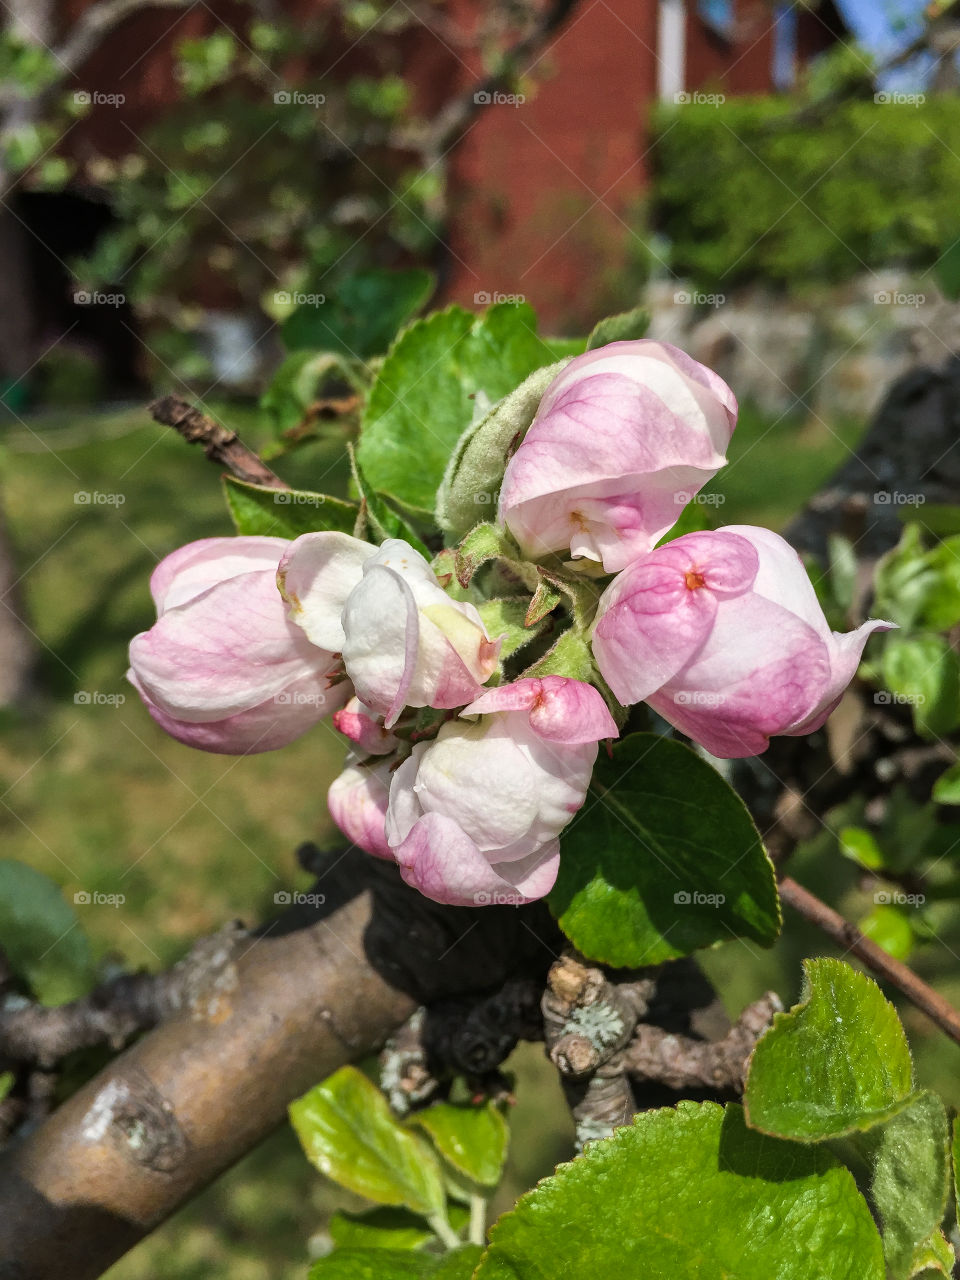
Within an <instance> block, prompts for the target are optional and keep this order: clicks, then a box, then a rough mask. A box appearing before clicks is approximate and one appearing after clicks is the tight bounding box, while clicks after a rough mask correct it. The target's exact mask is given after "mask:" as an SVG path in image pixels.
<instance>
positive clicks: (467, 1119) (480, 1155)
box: [411, 1101, 509, 1187]
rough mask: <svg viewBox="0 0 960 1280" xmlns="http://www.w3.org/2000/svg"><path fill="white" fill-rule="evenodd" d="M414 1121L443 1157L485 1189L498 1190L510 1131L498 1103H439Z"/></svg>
mask: <svg viewBox="0 0 960 1280" xmlns="http://www.w3.org/2000/svg"><path fill="white" fill-rule="evenodd" d="M411 1120H412V1122H413V1123H414V1124H418V1125H420V1126H421V1127H422V1128H424V1129H426V1131H427V1133H429V1135H430V1137H431V1138H432V1139H433V1141H434V1144H435V1146H436V1148H437V1150H438V1151H439V1152H440V1154H441V1155H442V1156H443V1157H444V1158H445V1159H446V1160H449V1162H450V1163H451V1164H452V1165H453V1167H454V1168H455V1169H456V1170H457V1171H458V1172H459V1173H462V1174H463V1175H464V1176H465V1177H467V1178H470V1179H471V1180H472V1181H473V1182H478V1183H479V1184H480V1185H481V1186H483V1187H495V1186H496V1185H497V1183H498V1182H499V1181H500V1175H501V1174H502V1172H503V1162H504V1161H505V1160H506V1158H507V1141H508V1138H509V1130H508V1129H507V1122H506V1121H505V1120H504V1118H503V1115H502V1114H501V1112H500V1109H499V1107H497V1105H496V1103H495V1102H492V1101H488V1102H486V1103H485V1104H484V1105H483V1106H480V1107H475V1106H471V1105H470V1104H469V1103H462V1104H461V1103H453V1102H436V1103H434V1104H433V1106H431V1107H427V1108H426V1109H425V1110H423V1111H417V1112H416V1113H415V1114H414V1115H413V1116H412V1117H411Z"/></svg>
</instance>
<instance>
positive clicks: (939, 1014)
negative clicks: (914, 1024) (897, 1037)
mask: <svg viewBox="0 0 960 1280" xmlns="http://www.w3.org/2000/svg"><path fill="white" fill-rule="evenodd" d="M780 897H781V898H782V899H783V901H784V902H786V903H787V904H788V905H789V906H791V907H793V909H794V911H798V912H799V913H800V915H802V916H803V917H804V919H806V920H809V921H810V922H811V924H815V925H816V926H817V928H818V929H822V930H823V932H824V933H826V934H827V935H828V936H829V937H831V938H832V939H833V940H834V942H836V943H838V944H839V945H840V946H841V947H843V949H844V951H845V952H847V953H849V954H850V955H854V956H856V957H857V959H858V960H862V961H863V963H864V964H865V965H867V966H868V967H869V968H870V969H872V970H873V972H874V973H875V974H877V976H878V977H880V978H883V979H884V980H885V981H887V982H889V983H890V984H891V985H892V986H894V987H896V988H897V990H898V991H899V992H900V993H901V994H902V995H904V996H906V998H907V999H908V1000H909V1001H910V1003H911V1004H913V1005H916V1007H917V1008H918V1009H920V1010H922V1012H923V1013H925V1014H926V1015H927V1017H928V1018H930V1019H931V1020H932V1021H933V1022H935V1023H936V1024H937V1026H938V1027H939V1028H940V1030H941V1031H943V1032H945V1033H946V1034H947V1035H948V1036H949V1037H950V1039H951V1040H955V1041H956V1042H957V1044H960V1012H958V1011H957V1010H956V1009H954V1007H953V1005H952V1004H950V1002H949V1001H948V1000H945V999H944V998H943V996H941V995H939V994H938V993H937V992H936V991H934V989H933V988H932V987H930V986H928V985H927V983H925V982H924V981H923V979H922V978H918V977H917V975H916V974H915V973H914V972H913V970H912V969H910V968H908V967H907V966H906V965H905V964H901V962H900V961H899V960H895V959H894V958H893V956H892V955H890V953H889V952H887V951H884V949H883V948H882V947H878V946H877V944H876V943H875V942H872V941H871V940H870V938H868V937H867V936H866V935H865V934H863V933H861V932H860V930H859V929H858V928H857V926H856V925H855V924H851V923H850V921H849V920H845V919H844V918H843V916H842V915H840V913H839V912H837V911H834V909H833V908H832V907H828V906H827V904H826V903H825V902H821V900H820V899H819V898H818V897H817V896H816V895H815V894H812V893H811V892H810V891H809V889H804V888H803V886H802V885H799V884H797V882H796V880H793V879H791V877H790V876H783V877H781V880H780Z"/></svg>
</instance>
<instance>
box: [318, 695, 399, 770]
mask: <svg viewBox="0 0 960 1280" xmlns="http://www.w3.org/2000/svg"><path fill="white" fill-rule="evenodd" d="M333 723H334V725H335V727H336V728H337V729H339V731H340V732H341V733H342V734H343V736H344V737H345V738H349V739H350V741H351V742H355V743H356V744H357V746H358V747H359V749H360V750H361V751H363V752H365V753H366V754H367V755H368V756H385V755H388V754H389V752H391V751H394V750H395V749H396V748H397V747H398V746H399V745H400V739H399V738H398V737H397V736H396V734H394V733H391V732H390V730H389V729H385V728H384V727H383V719H382V717H381V716H377V715H374V713H373V712H372V711H371V710H370V708H369V707H365V706H364V705H363V703H362V702H361V701H360V699H359V698H356V697H354V698H351V699H350V701H349V702H348V703H347V705H346V706H345V707H341V708H340V710H339V711H335V712H334V713H333Z"/></svg>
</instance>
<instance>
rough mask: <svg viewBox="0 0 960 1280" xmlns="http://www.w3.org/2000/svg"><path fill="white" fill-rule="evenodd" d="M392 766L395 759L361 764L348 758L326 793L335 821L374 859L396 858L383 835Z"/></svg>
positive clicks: (351, 839) (346, 834)
mask: <svg viewBox="0 0 960 1280" xmlns="http://www.w3.org/2000/svg"><path fill="white" fill-rule="evenodd" d="M393 767H394V760H393V758H392V757H391V758H390V759H389V760H367V761H362V762H361V761H358V760H356V759H355V758H354V757H349V758H348V760H347V764H346V767H345V768H344V770H343V772H342V773H341V774H340V776H339V777H338V778H334V780H333V782H332V783H331V784H330V790H329V791H328V792H327V805H328V807H329V809H330V816H331V817H332V818H333V820H334V822H335V823H336V824H337V826H338V827H339V828H340V830H341V831H342V832H343V834H344V835H345V836H346V837H347V839H348V840H350V841H352V843H353V844H355V845H357V846H358V848H360V849H363V850H364V851H365V852H366V853H372V854H373V856H374V857H375V858H391V857H393V854H392V853H391V851H390V846H389V845H388V844H387V837H386V835H385V834H384V820H385V818H386V814H387V799H388V796H389V791H390V780H391V778H392V776H393V775H392V772H391V770H392V769H393Z"/></svg>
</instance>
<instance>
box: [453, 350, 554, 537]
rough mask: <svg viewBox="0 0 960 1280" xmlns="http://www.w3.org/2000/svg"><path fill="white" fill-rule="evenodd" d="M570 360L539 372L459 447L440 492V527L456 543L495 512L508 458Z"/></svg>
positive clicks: (473, 426) (469, 429)
mask: <svg viewBox="0 0 960 1280" xmlns="http://www.w3.org/2000/svg"><path fill="white" fill-rule="evenodd" d="M565 363H566V362H565V361H561V362H560V363H558V364H550V365H547V366H546V367H544V368H542V369H536V370H535V371H534V372H533V373H531V374H530V376H529V377H528V378H525V379H524V381H523V382H521V384H520V386H519V387H517V388H516V389H515V390H514V391H511V392H510V394H509V395H507V396H504V398H503V399H502V400H501V401H500V402H499V403H498V404H496V405H494V407H493V408H492V409H491V410H490V412H489V413H487V414H486V415H485V416H483V417H481V418H480V419H479V421H477V422H472V423H470V424H469V425H468V426H467V428H466V430H465V431H464V432H463V434H462V435H461V437H460V439H459V440H458V441H457V443H456V447H455V448H454V450H453V452H452V454H451V455H450V461H449V462H448V464H447V468H446V471H445V472H444V475H443V480H442V482H441V484H440V488H439V490H438V492H437V523H438V524H439V525H440V528H441V529H443V530H444V532H445V533H446V534H447V535H448V536H449V538H450V539H451V540H453V541H456V539H457V538H459V537H461V536H462V535H463V534H464V533H466V531H467V530H468V529H469V528H470V527H471V526H472V525H474V524H475V523H476V520H477V516H478V514H479V512H478V508H479V509H480V511H482V510H483V508H484V507H486V509H487V510H490V509H493V510H494V511H495V510H496V508H497V506H498V504H499V499H500V494H499V489H500V482H501V480H502V479H503V473H504V470H505V469H506V465H507V458H508V457H509V456H510V453H511V452H512V451H513V450H515V449H516V447H517V445H518V444H519V443H520V441H521V440H522V439H523V437H524V436H525V435H526V433H527V429H528V427H529V426H530V424H531V422H533V419H534V417H535V415H536V412H537V409H538V408H539V406H540V401H541V400H542V399H543V393H544V392H545V391H546V389H547V387H548V386H549V385H550V383H551V382H553V380H554V378H556V376H557V374H558V373H559V372H560V371H561V369H562V368H563V367H564V364H565Z"/></svg>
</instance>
